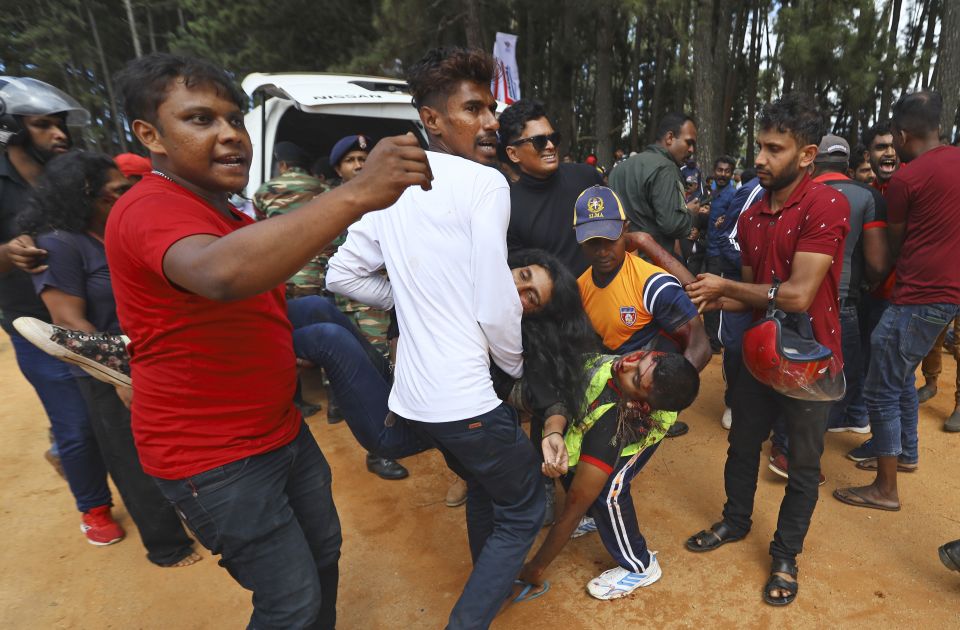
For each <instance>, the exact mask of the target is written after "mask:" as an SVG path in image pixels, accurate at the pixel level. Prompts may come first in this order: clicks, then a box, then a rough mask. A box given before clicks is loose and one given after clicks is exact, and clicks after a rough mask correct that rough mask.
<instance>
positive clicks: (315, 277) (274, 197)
mask: <svg viewBox="0 0 960 630" xmlns="http://www.w3.org/2000/svg"><path fill="white" fill-rule="evenodd" d="M273 154H274V156H275V158H276V160H277V161H278V163H279V170H280V174H279V175H277V176H276V177H274V178H273V179H271V180H268V181H266V182H264V183H263V185H262V186H260V188H259V189H258V190H257V192H256V193H254V195H253V209H254V212H255V213H256V215H257V220H258V221H262V220H264V219H269V218H270V217H273V216H277V215H278V214H285V213H287V212H290V211H291V210H294V209H296V208H299V207H300V206H302V205H303V204H305V203H307V202H308V201H310V200H311V199H313V198H314V197H316V196H317V195H319V194H321V193H325V192H327V191H328V190H330V186H328V185H327V184H326V183H325V182H324V181H323V180H321V179H319V178H317V177H314V176H313V175H311V174H310V173H309V172H307V166H308V165H309V163H310V156H309V155H307V153H306V152H305V151H304V150H303V149H301V148H300V147H298V146H297V145H295V144H294V143H292V142H278V143H277V146H276V147H275V148H274V152H273ZM328 249H329V248H328ZM334 251H336V250H334ZM331 255H332V254H331ZM328 259H329V257H326V258H325V257H324V256H323V253H321V254H320V255H319V256H316V257H314V258H313V259H312V260H311V261H310V262H308V263H307V264H306V266H304V268H303V269H301V270H300V271H298V272H297V273H296V274H294V275H293V277H292V278H290V279H289V280H287V298H288V299H289V298H295V297H302V296H304V295H321V294H322V293H323V286H324V284H323V276H324V273H325V272H326V270H327V260H328Z"/></svg>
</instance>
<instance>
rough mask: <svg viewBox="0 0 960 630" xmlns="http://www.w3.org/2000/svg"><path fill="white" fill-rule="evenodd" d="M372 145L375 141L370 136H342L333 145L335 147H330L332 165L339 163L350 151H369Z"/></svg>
mask: <svg viewBox="0 0 960 630" xmlns="http://www.w3.org/2000/svg"><path fill="white" fill-rule="evenodd" d="M372 146H373V141H371V140H370V137H369V136H364V135H354V136H347V137H345V138H340V139H339V140H337V143H336V144H335V145H333V148H332V149H330V166H336V165H337V164H339V163H340V160H342V159H343V156H345V155H346V154H347V153H349V152H350V151H357V150H359V151H369V150H370V147H372Z"/></svg>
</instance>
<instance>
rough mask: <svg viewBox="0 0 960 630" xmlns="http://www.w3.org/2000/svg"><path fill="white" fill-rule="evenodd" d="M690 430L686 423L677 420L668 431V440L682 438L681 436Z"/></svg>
mask: <svg viewBox="0 0 960 630" xmlns="http://www.w3.org/2000/svg"><path fill="white" fill-rule="evenodd" d="M689 430H690V427H689V426H688V425H687V423H686V422H681V421H679V420H677V421H676V422H674V423H673V424H672V425H671V426H670V428H669V429H667V437H668V438H675V437H680V436H681V435H684V434H686V432H687V431H689Z"/></svg>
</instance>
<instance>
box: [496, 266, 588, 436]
mask: <svg viewBox="0 0 960 630" xmlns="http://www.w3.org/2000/svg"><path fill="white" fill-rule="evenodd" d="M507 262H508V264H509V265H510V268H511V269H517V268H519V267H527V266H529V265H539V266H541V267H543V268H544V269H546V270H547V273H548V274H549V276H550V278H551V280H553V296H552V297H551V298H550V301H549V302H547V303H546V304H545V305H544V307H543V308H542V309H541V310H540V311H538V312H536V313H530V314H526V315H524V316H523V321H522V324H521V326H520V330H521V334H522V337H523V360H524V371H525V372H526V373H527V374H528V375H535V377H536V378H542V379H549V383H548V384H549V385H550V387H551V388H552V389H553V390H554V391H555V392H556V394H557V396H558V398H559V402H562V403H563V405H564V406H565V407H566V408H567V410H568V411H569V412H570V413H571V414H572V416H573V419H574V420H577V419H579V418H580V416H581V415H582V414H583V411H584V410H583V399H584V395H585V393H586V389H587V378H586V371H585V369H584V362H585V360H586V357H585V356H584V355H586V354H590V353H594V352H597V351H598V349H599V343H598V341H597V335H596V333H595V332H594V331H593V327H592V326H591V325H590V320H588V319H587V314H586V313H585V312H584V310H583V304H582V302H581V301H580V289H579V288H578V287H577V281H576V279H575V278H574V277H573V274H572V273H570V272H569V271H568V270H567V268H566V267H565V266H564V265H563V263H562V262H560V260H559V259H557V257H556V256H553V255H552V254H549V253H547V252H545V251H543V250H540V249H521V250H518V251H515V252H513V253H512V254H510V256H509V257H508V259H507Z"/></svg>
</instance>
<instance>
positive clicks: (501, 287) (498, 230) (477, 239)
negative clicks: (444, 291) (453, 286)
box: [470, 186, 523, 378]
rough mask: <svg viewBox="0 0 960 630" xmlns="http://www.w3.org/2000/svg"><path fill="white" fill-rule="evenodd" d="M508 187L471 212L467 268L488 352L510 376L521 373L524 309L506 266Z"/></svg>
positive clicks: (485, 196)
mask: <svg viewBox="0 0 960 630" xmlns="http://www.w3.org/2000/svg"><path fill="white" fill-rule="evenodd" d="M509 223H510V189H509V188H508V187H506V186H497V187H496V188H493V189H492V190H489V191H488V192H486V193H485V194H483V195H482V196H481V197H480V198H479V199H478V200H477V202H476V203H475V205H474V206H473V211H472V212H471V213H470V235H471V241H472V243H471V244H472V247H471V250H470V267H471V271H472V276H473V278H474V285H473V308H474V313H476V317H477V323H478V324H480V328H481V329H482V330H483V334H484V336H485V337H486V338H487V343H488V345H489V346H490V355H491V356H492V357H493V360H494V362H495V363H496V364H497V365H498V366H500V369H502V370H503V371H504V372H506V373H507V374H509V375H510V376H512V377H513V378H520V376H522V375H523V343H522V342H521V338H520V318H521V317H522V316H523V308H522V307H521V305H520V296H519V295H518V293H517V287H516V285H515V284H514V282H513V274H511V273H510V267H509V266H508V265H507V226H508V225H509Z"/></svg>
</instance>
